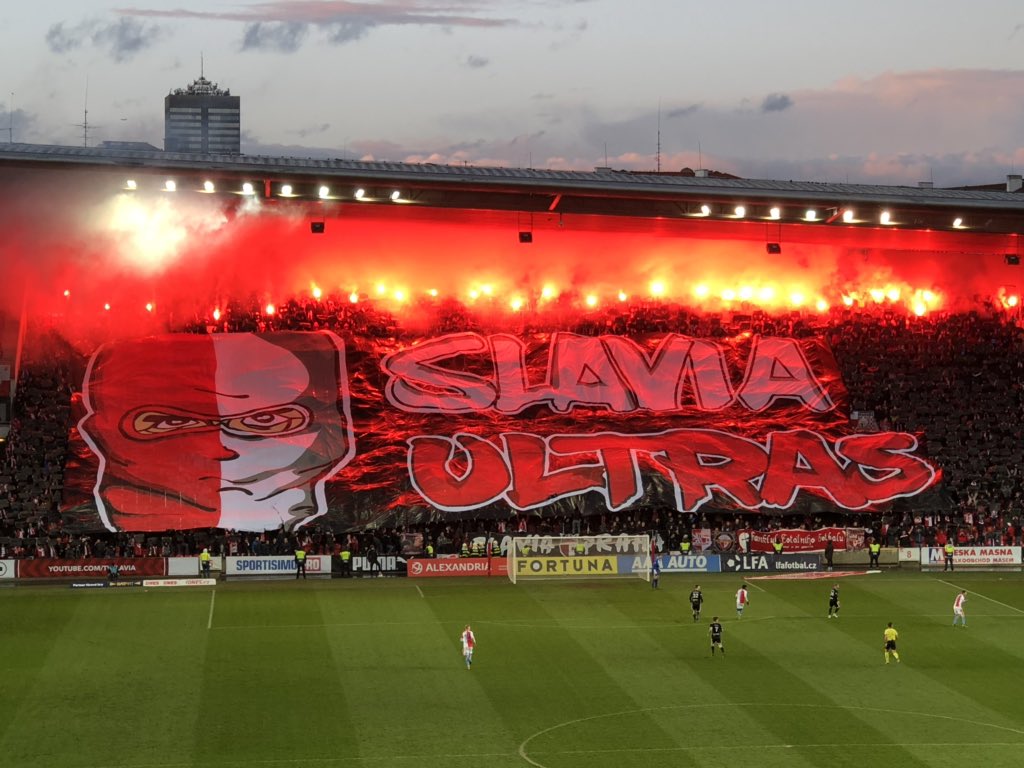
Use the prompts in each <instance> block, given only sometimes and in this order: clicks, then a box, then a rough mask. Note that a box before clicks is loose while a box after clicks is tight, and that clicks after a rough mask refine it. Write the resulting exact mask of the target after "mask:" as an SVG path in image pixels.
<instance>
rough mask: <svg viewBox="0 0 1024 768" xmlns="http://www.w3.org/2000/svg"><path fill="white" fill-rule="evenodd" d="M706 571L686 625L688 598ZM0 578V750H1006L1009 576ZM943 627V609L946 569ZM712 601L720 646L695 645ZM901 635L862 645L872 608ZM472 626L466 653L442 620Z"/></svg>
mask: <svg viewBox="0 0 1024 768" xmlns="http://www.w3.org/2000/svg"><path fill="white" fill-rule="evenodd" d="M698 581H699V582H700V583H701V585H702V587H703V589H704V593H705V598H706V602H705V610H704V615H703V616H702V618H701V621H700V623H699V624H694V622H693V621H692V619H691V616H690V610H689V604H688V602H687V597H688V595H689V590H690V589H691V588H692V586H693V584H694V583H695V582H698ZM832 581H833V580H832V579H818V580H756V579H755V580H748V581H747V583H748V584H750V585H751V587H750V595H751V605H750V607H749V608H748V609H747V613H746V615H745V616H744V617H743V619H742V620H739V621H738V620H737V619H736V614H735V610H734V599H733V595H734V593H735V591H736V589H737V588H738V587H739V584H740V582H741V578H740V577H739V576H736V575H728V576H727V575H714V576H710V575H704V576H697V575H677V574H663V575H662V579H661V588H660V589H659V590H653V589H651V587H650V585H648V584H646V583H644V582H641V581H639V580H638V581H622V580H616V581H605V582H601V581H585V582H572V581H544V582H526V583H520V584H519V585H515V586H514V585H512V584H509V583H508V582H506V581H502V580H498V579H479V580H478V579H452V580H441V579H433V580H422V581H413V580H406V579H375V580H365V579H364V580H352V581H348V580H345V581H339V580H334V581H326V580H325V581H315V580H312V579H311V580H309V581H305V582H296V581H260V582H248V583H243V582H239V581H232V582H229V583H222V584H221V585H219V586H218V587H216V589H215V590H214V589H206V588H198V589H181V590H177V589H150V590H143V589H119V590H71V589H68V588H67V587H57V586H47V587H18V588H13V589H8V590H4V591H2V592H0V610H2V619H0V654H2V656H0V659H2V660H0V664H2V670H3V672H2V684H3V694H2V696H0V729H2V743H0V765H2V766H19V767H20V766H35V767H39V768H97V767H98V766H117V767H121V768H185V767H189V768H191V767H199V766H202V767H203V768H207V767H208V768H215V767H216V768H220V767H234V766H239V767H240V766H255V767H256V768H274V767H275V766H280V767H281V768H298V767H299V766H308V767H310V768H333V767H339V768H342V767H343V768H362V767H363V766H382V767H383V766H387V767H390V766H398V767H402V766H410V767H412V766H452V765H465V766H474V767H476V766H482V767H484V768H489V767H490V766H494V767H495V768H512V767H513V766H515V767H519V766H544V767H545V768H605V767H607V768H613V767H614V768H632V767H633V766H645V768H649V767H650V766H652V765H653V766H658V765H665V766H669V765H671V766H714V767H715V768H722V767H723V766H728V767H729V768H746V767H747V766H750V767H751V768H753V767H755V766H756V768H771V767H772V766H787V767H790V768H792V767H799V766H829V767H830V768H841V767H842V766H858V767H859V766H870V765H880V766H886V768H894V767H897V766H949V765H954V764H957V765H959V764H967V765H970V764H975V765H981V764H984V765H986V766H1017V765H1020V764H1021V763H1022V761H1024V758H1022V757H1021V755H1022V754H1024V696H1022V685H1021V675H1020V672H1021V669H1022V668H1024V667H1022V662H1024V643H1022V642H1021V641H1022V638H1024V592H1022V590H1024V578H1022V577H1021V575H1020V574H990V573H961V572H957V573H955V574H932V575H923V574H916V573H883V574H880V575H859V576H851V577H847V578H841V579H837V581H839V583H840V589H841V599H842V611H841V617H840V618H839V619H835V620H828V619H826V618H825V615H826V612H827V602H828V600H827V598H828V590H829V587H830V586H831V584H832ZM959 587H962V588H966V589H968V590H969V599H968V603H967V608H968V625H969V626H968V627H967V628H966V629H963V628H960V627H957V628H953V627H952V626H951V623H952V604H953V598H954V596H955V595H956V592H957V591H958V588H959ZM712 614H718V615H719V616H720V617H721V618H722V621H723V624H724V626H725V635H724V642H725V648H726V656H725V657H724V658H723V657H720V656H716V657H715V658H712V657H711V655H710V652H709V642H708V634H707V625H708V623H709V622H710V621H711V616H712ZM889 621H892V622H893V623H894V624H895V626H896V628H897V629H898V630H899V632H900V639H899V651H900V655H901V659H902V663H900V664H898V665H897V664H895V663H893V664H890V665H889V666H886V665H885V664H884V659H883V654H882V630H883V629H884V628H885V625H886V623H887V622H889ZM467 622H469V623H471V624H472V625H473V628H474V630H475V632H476V635H477V640H478V648H477V651H476V657H475V660H474V664H473V669H472V670H471V671H467V670H466V668H465V666H464V664H463V661H462V656H461V652H460V646H459V642H458V637H459V633H460V632H461V630H462V627H463V625H465V624H466V623H467Z"/></svg>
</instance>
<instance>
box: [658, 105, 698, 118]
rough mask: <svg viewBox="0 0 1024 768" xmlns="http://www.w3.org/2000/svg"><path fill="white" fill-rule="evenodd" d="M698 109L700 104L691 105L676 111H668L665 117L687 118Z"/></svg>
mask: <svg viewBox="0 0 1024 768" xmlns="http://www.w3.org/2000/svg"><path fill="white" fill-rule="evenodd" d="M698 109H700V104H691V105H690V106H688V107H679V108H677V109H670V110H669V111H668V112H666V113H665V117H668V118H674V117H689V116H690V115H692V114H693V113H694V112H696V111H697V110H698Z"/></svg>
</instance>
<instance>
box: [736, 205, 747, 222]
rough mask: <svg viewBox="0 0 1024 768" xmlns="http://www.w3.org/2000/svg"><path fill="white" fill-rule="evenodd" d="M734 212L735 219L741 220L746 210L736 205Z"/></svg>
mask: <svg viewBox="0 0 1024 768" xmlns="http://www.w3.org/2000/svg"><path fill="white" fill-rule="evenodd" d="M734 212H735V214H736V218H737V219H742V218H743V217H744V216H746V215H747V209H746V208H745V207H744V206H742V205H737V206H736V209H735V211H734Z"/></svg>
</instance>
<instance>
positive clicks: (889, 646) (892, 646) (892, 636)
mask: <svg viewBox="0 0 1024 768" xmlns="http://www.w3.org/2000/svg"><path fill="white" fill-rule="evenodd" d="M882 636H883V637H884V638H885V663H886V664H888V663H889V654H890V653H891V654H892V657H893V658H894V659H896V663H897V664H899V663H900V655H899V653H898V652H897V651H896V638H898V637H899V636H900V633H899V632H897V631H896V630H895V629H893V626H892V622H891V621H890V622H889V626H887V627H886V628H885V632H883V633H882Z"/></svg>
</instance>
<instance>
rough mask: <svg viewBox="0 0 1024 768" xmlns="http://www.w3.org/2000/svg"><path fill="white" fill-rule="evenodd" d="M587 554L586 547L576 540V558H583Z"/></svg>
mask: <svg viewBox="0 0 1024 768" xmlns="http://www.w3.org/2000/svg"><path fill="white" fill-rule="evenodd" d="M585 554H587V545H586V544H584V543H583V542H582V541H580V540H579V539H576V557H583V556H584V555H585Z"/></svg>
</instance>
